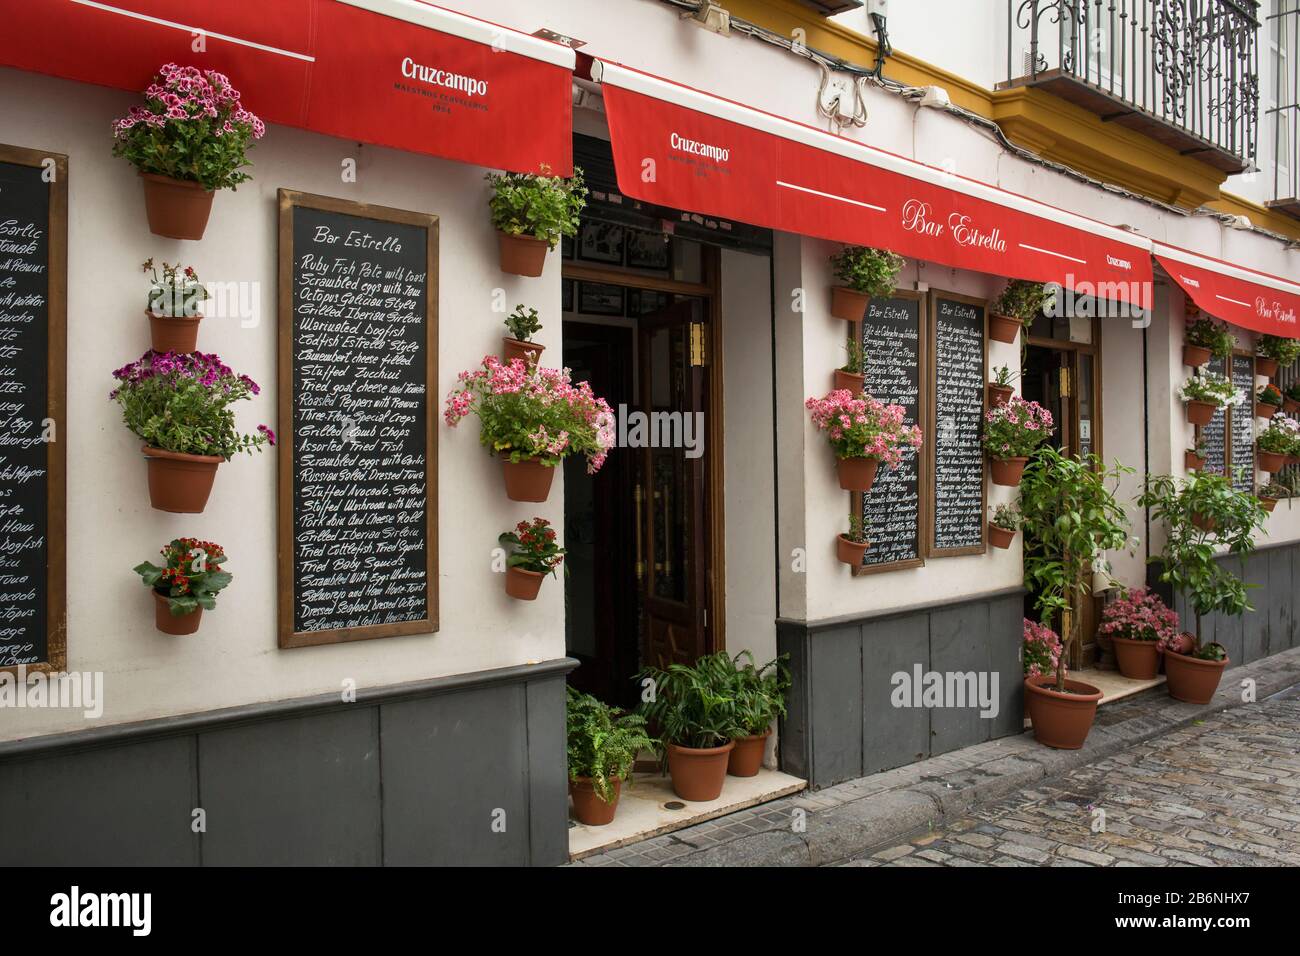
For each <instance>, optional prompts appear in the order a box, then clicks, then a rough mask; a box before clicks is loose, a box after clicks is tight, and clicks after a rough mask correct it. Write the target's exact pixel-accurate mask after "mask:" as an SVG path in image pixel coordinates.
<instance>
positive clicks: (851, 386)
mask: <svg viewBox="0 0 1300 956" xmlns="http://www.w3.org/2000/svg"><path fill="white" fill-rule="evenodd" d="M844 351H845V352H846V353H848V361H847V362H845V363H844V364H843V365H841V366H840V367H839V368H837V369H836V370H835V385H834V387H835V389H836V390H837V391H838V390H839V389H847V390H848V391H850V392H852V393H853V394H854V395H861V394H862V392H863V390H864V389H865V388H866V384H867V376H866V374H865V373H864V372H863V367H862V362H863V358H864V355H863V351H862V343H861V342H860V341H858V339H857V338H856V337H855V336H854V335H853V333H852V331H850V332H849V341H848V344H847V345H845V346H844Z"/></svg>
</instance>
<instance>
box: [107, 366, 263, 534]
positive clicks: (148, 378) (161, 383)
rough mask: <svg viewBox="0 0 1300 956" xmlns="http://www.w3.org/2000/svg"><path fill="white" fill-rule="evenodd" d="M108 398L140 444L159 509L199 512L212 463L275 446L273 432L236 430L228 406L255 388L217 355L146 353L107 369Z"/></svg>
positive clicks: (212, 472) (151, 492)
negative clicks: (110, 378) (109, 375)
mask: <svg viewBox="0 0 1300 956" xmlns="http://www.w3.org/2000/svg"><path fill="white" fill-rule="evenodd" d="M113 377H114V378H116V379H117V381H118V386H117V388H115V389H113V391H112V392H111V393H110V394H109V397H110V398H111V399H113V400H114V401H116V402H117V403H118V404H119V405H120V406H121V407H122V420H123V421H124V422H125V423H126V427H127V428H129V429H130V430H131V432H132V433H133V434H134V435H135V436H136V437H137V438H139V439H141V440H142V441H143V442H144V446H143V448H142V449H141V450H142V451H143V452H144V456H145V460H146V461H147V462H148V467H149V503H150V504H151V505H152V506H153V507H154V508H157V509H158V510H159V511H172V512H178V513H182V514H192V513H197V512H200V511H202V510H203V509H204V507H205V506H206V505H207V503H208V495H209V494H211V493H212V483H213V481H214V480H215V478H216V476H217V466H218V465H220V464H221V463H222V462H223V461H229V460H230V459H231V458H233V457H234V456H235V455H236V454H237V453H238V452H248V453H250V454H251V453H252V452H254V451H261V450H262V446H263V445H274V444H275V432H273V431H272V430H271V429H270V428H268V427H267V426H266V425H258V426H257V431H256V432H255V433H254V434H251V435H250V434H245V433H243V432H240V431H239V430H238V429H237V428H236V427H235V413H234V411H233V410H232V409H231V405H233V404H234V403H235V402H238V401H242V400H245V399H251V398H252V397H253V396H254V395H256V394H258V392H259V391H260V389H258V387H257V383H256V382H254V381H253V380H252V379H251V378H249V377H248V376H247V375H236V374H235V373H234V372H232V371H231V370H230V367H229V366H227V365H225V364H224V363H223V362H222V361H221V357H220V356H218V355H211V354H206V353H204V352H192V353H186V354H180V355H178V354H176V353H174V352H165V353H158V352H146V353H144V355H143V356H141V357H140V358H139V359H137V360H136V361H134V362H131V363H130V364H129V365H124V366H122V367H121V368H119V369H117V370H116V371H115V372H114V373H113Z"/></svg>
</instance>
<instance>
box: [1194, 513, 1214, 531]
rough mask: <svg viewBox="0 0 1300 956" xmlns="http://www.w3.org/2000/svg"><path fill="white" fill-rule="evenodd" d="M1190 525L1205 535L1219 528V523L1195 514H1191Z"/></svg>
mask: <svg viewBox="0 0 1300 956" xmlns="http://www.w3.org/2000/svg"><path fill="white" fill-rule="evenodd" d="M1192 524H1194V525H1195V526H1196V527H1198V528H1200V529H1201V530H1202V531H1204V532H1205V533H1206V534H1213V533H1214V529H1215V528H1217V527H1218V526H1219V522H1217V521H1215V520H1214V519H1213V518H1208V517H1206V516H1205V515H1203V514H1196V513H1193V514H1192Z"/></svg>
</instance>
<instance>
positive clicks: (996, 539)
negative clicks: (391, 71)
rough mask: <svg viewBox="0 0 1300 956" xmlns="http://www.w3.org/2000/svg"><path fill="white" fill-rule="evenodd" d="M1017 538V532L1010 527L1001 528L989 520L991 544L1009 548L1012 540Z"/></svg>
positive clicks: (996, 546)
mask: <svg viewBox="0 0 1300 956" xmlns="http://www.w3.org/2000/svg"><path fill="white" fill-rule="evenodd" d="M1015 540H1016V533H1015V532H1014V531H1012V530H1010V529H1009V528H999V527H998V526H997V525H995V524H994V523H993V522H992V521H990V522H989V544H991V545H993V547H995V548H1009V547H1011V542H1012V541H1015Z"/></svg>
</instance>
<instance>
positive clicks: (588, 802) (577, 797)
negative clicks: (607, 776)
mask: <svg viewBox="0 0 1300 956" xmlns="http://www.w3.org/2000/svg"><path fill="white" fill-rule="evenodd" d="M610 786H612V787H613V788H614V799H612V800H610V801H608V802H606V801H605V800H603V799H601V796H600V794H599V793H597V792H596V789H595V787H594V786H593V785H592V782H591V778H590V777H577V778H574V779H571V780H570V781H569V796H571V797H573V819H575V820H577V821H578V822H579V823H581V824H582V825H583V826H588V827H603V826H608V825H609V824H611V823H613V822H614V814H615V813H616V812H617V811H618V798H619V795H620V793H621V792H622V790H623V781H622V780H619V779H617V778H615V779H613V780H611V781H610Z"/></svg>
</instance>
